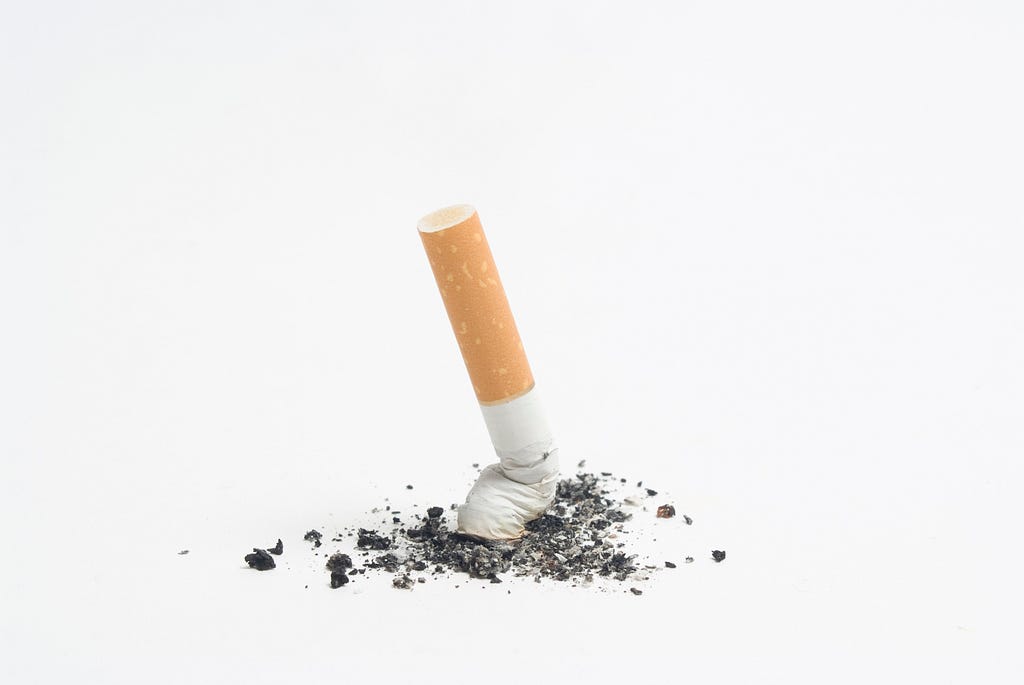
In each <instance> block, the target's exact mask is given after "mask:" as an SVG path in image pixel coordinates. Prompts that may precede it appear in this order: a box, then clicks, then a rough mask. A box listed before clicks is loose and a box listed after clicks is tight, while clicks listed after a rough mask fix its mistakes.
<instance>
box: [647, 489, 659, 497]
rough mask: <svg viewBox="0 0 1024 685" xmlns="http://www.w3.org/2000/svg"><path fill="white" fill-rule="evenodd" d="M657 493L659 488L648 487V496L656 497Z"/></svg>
mask: <svg viewBox="0 0 1024 685" xmlns="http://www.w3.org/2000/svg"><path fill="white" fill-rule="evenodd" d="M657 494H658V491H657V490H651V489H650V488H647V496H648V497H654V496H655V495H657Z"/></svg>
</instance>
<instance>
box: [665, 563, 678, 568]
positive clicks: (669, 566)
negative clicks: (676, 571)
mask: <svg viewBox="0 0 1024 685" xmlns="http://www.w3.org/2000/svg"><path fill="white" fill-rule="evenodd" d="M675 567H676V565H675V564H673V563H672V562H671V561H666V562H665V568H675Z"/></svg>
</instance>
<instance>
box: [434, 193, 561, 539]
mask: <svg viewBox="0 0 1024 685" xmlns="http://www.w3.org/2000/svg"><path fill="white" fill-rule="evenodd" d="M417 228H418V229H419V234H420V239H421V240H422V241H423V248H424V249H425V250H426V252H427V258H428V259H429V260H430V268H431V269H432V270H433V272H434V279H435V280H436V281H437V287H438V289H439V290H440V292H441V300H442V301H443V302H444V307H445V310H446V311H447V312H448V320H449V321H450V322H451V325H452V330H453V331H454V332H455V340H456V342H458V345H459V351H460V352H462V359H463V361H464V362H465V363H466V371H468V372H469V379H470V382H471V383H472V384H473V391H474V392H475V393H476V398H477V401H478V402H479V404H480V410H481V411H482V412H483V416H484V423H485V424H486V425H487V432H488V433H489V434H490V437H491V443H492V445H493V446H494V451H495V453H496V454H497V455H498V463H497V464H491V465H489V466H487V467H486V468H484V469H483V471H481V473H480V477H479V478H478V479H477V481H476V483H475V484H474V485H473V487H472V488H471V489H470V491H469V494H468V495H467V496H466V502H465V504H463V505H462V506H461V507H459V511H458V530H459V532H461V533H465V534H466V535H472V536H474V537H478V538H483V539H488V540H510V539H514V538H518V537H520V536H521V535H522V534H523V531H524V530H525V529H524V526H525V524H526V523H527V522H529V521H532V520H533V519H535V518H537V517H539V516H541V515H542V514H543V513H544V511H545V510H546V509H547V508H548V506H550V505H551V502H552V501H553V500H554V497H555V488H556V485H557V480H558V447H557V445H556V444H555V440H554V437H553V436H552V434H551V428H550V427H549V425H548V421H547V417H546V416H545V414H544V409H543V407H542V405H541V402H540V397H539V396H538V394H537V388H536V387H535V384H534V380H533V372H532V371H531V370H530V364H529V362H528V361H527V359H526V351H525V349H524V348H523V342H522V340H521V339H520V337H519V330H518V329H517V328H516V323H515V320H514V319H513V318H512V310H511V309H510V308H509V305H508V299H507V298H506V297H505V289H504V288H503V287H502V285H501V278H499V276H498V270H497V268H496V266H495V264H494V257H493V256H492V255H491V249H490V247H489V246H488V244H487V237H486V236H485V235H484V230H483V227H482V226H481V224H480V217H479V216H478V215H477V212H476V210H475V209H474V208H473V207H472V206H471V205H453V206H451V207H445V208H444V209H439V210H437V211H436V212H433V213H431V214H428V215H426V216H425V217H423V218H422V219H420V220H419V223H418V225H417Z"/></svg>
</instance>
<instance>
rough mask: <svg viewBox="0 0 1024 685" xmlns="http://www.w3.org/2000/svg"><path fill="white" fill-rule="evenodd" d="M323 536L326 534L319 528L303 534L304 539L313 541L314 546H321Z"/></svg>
mask: <svg viewBox="0 0 1024 685" xmlns="http://www.w3.org/2000/svg"><path fill="white" fill-rule="evenodd" d="M323 536H324V534H323V533H321V532H320V531H318V530H310V531H306V534H305V535H303V536H302V539H303V540H307V541H309V542H312V543H313V547H319V546H320V544H321V543H320V538H322V537H323Z"/></svg>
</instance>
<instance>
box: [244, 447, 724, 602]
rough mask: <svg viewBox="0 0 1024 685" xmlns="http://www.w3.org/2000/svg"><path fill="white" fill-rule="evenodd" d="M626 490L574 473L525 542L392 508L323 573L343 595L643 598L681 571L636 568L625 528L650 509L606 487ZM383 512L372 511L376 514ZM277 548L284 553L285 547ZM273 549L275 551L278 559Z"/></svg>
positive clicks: (444, 512)
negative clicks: (565, 588) (384, 581)
mask: <svg viewBox="0 0 1024 685" xmlns="http://www.w3.org/2000/svg"><path fill="white" fill-rule="evenodd" d="M582 467H583V462H581V463H580V468H582ZM621 483H622V479H621V478H618V477H614V476H613V475H612V474H611V473H610V472H607V473H606V472H602V473H601V474H600V475H595V474H593V473H577V474H576V475H575V476H573V477H570V478H565V479H563V480H561V481H559V483H558V485H557V489H556V493H555V501H554V502H553V504H552V505H551V507H550V508H549V509H548V511H547V513H545V514H544V515H543V516H541V517H540V518H538V519H536V520H534V521H531V522H529V523H527V524H526V532H525V533H524V535H523V536H522V537H521V538H520V539H518V540H512V541H507V542H502V541H483V540H479V539H477V538H473V537H470V536H467V535H463V534H462V533H459V532H457V531H456V530H455V526H456V520H455V519H456V515H455V510H456V506H455V505H451V507H450V508H447V507H442V506H436V505H435V506H430V507H427V508H426V513H425V515H423V514H420V513H415V512H410V516H409V517H408V518H407V519H406V520H405V522H402V520H401V519H400V518H399V516H398V515H399V514H400V512H399V511H396V510H391V509H390V505H388V506H387V507H386V508H385V510H386V511H388V512H389V513H390V515H391V516H390V517H389V519H385V521H384V522H383V523H382V525H381V526H380V527H379V528H378V529H376V530H369V529H366V528H358V527H352V528H344V529H342V530H339V531H338V532H337V533H336V534H335V535H334V537H331V538H330V540H331V541H332V542H333V543H341V544H342V545H345V544H347V545H353V543H354V549H352V548H351V547H350V548H349V550H345V551H347V552H349V553H348V554H346V553H342V552H341V551H337V550H334V553H332V554H330V555H329V556H328V558H327V560H326V564H325V566H326V570H327V571H328V572H329V574H330V586H331V587H332V588H339V587H341V586H342V585H345V584H347V583H349V582H351V579H352V577H353V576H361V575H364V574H367V575H376V576H379V575H380V574H390V575H392V576H393V578H392V586H393V587H394V588H396V589H400V590H412V589H414V588H415V587H416V586H417V585H420V584H423V583H426V582H427V580H428V579H431V578H451V577H452V575H453V574H466V575H468V576H469V577H471V578H475V579H481V580H485V581H489V582H490V583H493V584H499V583H502V582H504V581H505V580H507V579H508V578H510V577H512V578H525V579H530V580H533V581H535V582H538V583H541V582H544V581H554V582H561V583H568V584H570V585H571V586H573V587H577V586H584V587H585V586H590V585H592V584H595V582H596V584H597V585H599V586H601V588H602V589H604V586H605V585H606V584H607V583H612V582H623V583H624V582H626V581H631V582H630V585H629V586H627V588H628V590H629V591H630V592H632V593H633V594H634V595H640V594H642V592H643V591H642V590H641V589H639V588H638V587H636V584H637V583H638V582H641V581H645V580H648V579H649V578H650V576H651V575H652V574H654V573H657V572H659V571H661V570H662V569H663V568H668V569H673V568H676V564H675V563H673V562H671V561H665V562H662V563H663V566H662V563H658V564H655V563H651V560H647V561H645V562H638V560H637V557H638V555H637V554H635V553H633V552H632V551H631V550H630V545H629V543H630V542H631V540H630V539H629V536H630V533H631V530H630V528H629V526H628V522H629V521H630V520H631V519H632V518H633V513H631V511H630V509H631V508H632V511H640V510H641V507H642V511H648V509H647V505H645V504H644V502H642V501H640V500H639V499H638V498H637V497H635V496H634V497H626V498H621V497H619V498H616V497H615V496H613V495H612V493H611V491H610V489H609V488H613V489H614V488H618V487H619V486H620V484H621ZM407 487H408V488H409V489H412V488H411V486H407ZM637 487H638V488H639V487H641V483H637ZM647 494H648V496H650V497H653V496H655V495H657V491H655V490H652V489H649V488H648V489H647ZM420 506H423V505H422V504H421V505H420ZM380 511H381V510H380V509H378V508H374V509H373V513H380ZM421 511H422V510H421ZM675 515H676V511H675V507H674V506H673V505H670V504H664V505H662V506H660V507H658V508H657V518H671V517H673V516H675ZM683 518H684V519H685V520H686V523H687V525H689V524H690V523H692V521H691V520H690V517H689V516H684V517H683ZM388 520H390V521H391V523H390V524H389V523H387V521H388ZM321 537H322V534H321V533H320V532H319V531H317V530H310V531H309V532H308V533H306V535H305V539H306V540H307V541H311V542H313V544H314V549H315V548H316V547H319V546H320V544H321ZM278 547H279V548H280V547H282V543H281V542H280V541H278ZM276 549H277V548H275V549H272V550H270V551H271V552H275V553H277V552H276ZM282 551H283V550H282ZM253 552H254V553H253V554H251V555H247V556H246V561H247V562H249V564H250V566H253V568H259V567H260V566H262V565H265V564H268V562H269V564H268V565H267V566H266V567H267V568H273V567H274V560H273V559H272V558H271V557H270V555H269V553H268V552H267V551H266V550H258V549H255V550H253ZM350 554H351V556H350ZM719 555H720V556H719ZM713 558H714V559H715V561H721V560H722V559H724V558H725V553H724V552H719V551H717V550H716V551H715V552H713ZM692 562H693V557H686V563H688V564H689V563H692ZM457 577H458V576H456V578H457ZM454 587H455V588H458V587H460V586H459V585H455V586H454ZM485 587H486V586H485Z"/></svg>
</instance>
